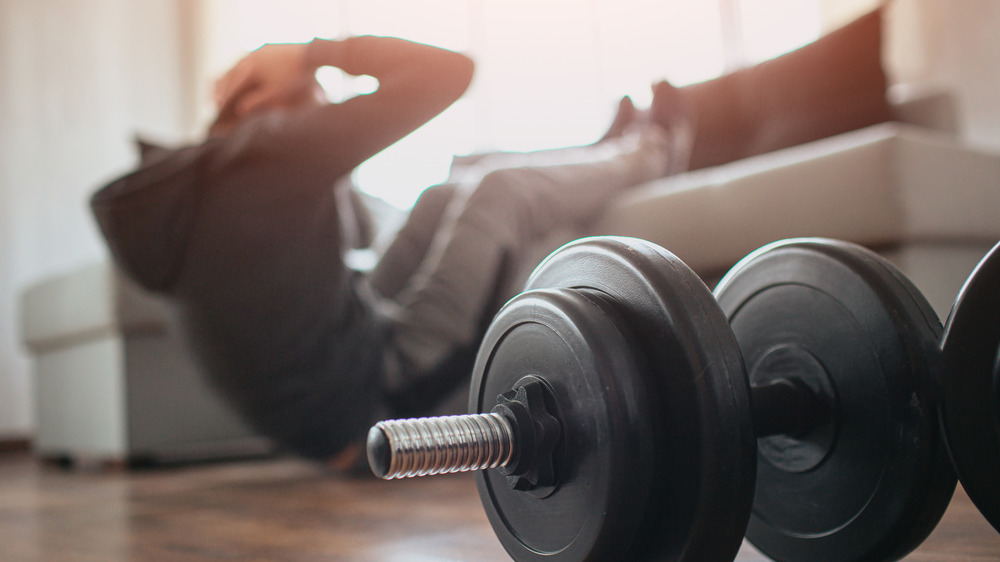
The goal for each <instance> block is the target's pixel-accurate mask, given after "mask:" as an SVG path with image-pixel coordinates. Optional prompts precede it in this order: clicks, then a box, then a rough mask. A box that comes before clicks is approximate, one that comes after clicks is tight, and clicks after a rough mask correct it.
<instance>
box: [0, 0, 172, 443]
mask: <svg viewBox="0 0 1000 562" xmlns="http://www.w3.org/2000/svg"><path fill="white" fill-rule="evenodd" d="M187 4H188V2H184V1H175V0H142V1H141V2H137V1H134V0H0V438H3V437H4V436H12V435H27V434H29V433H30V430H31V428H32V426H33V408H32V401H31V378H30V376H29V362H28V359H27V354H26V352H25V350H24V348H23V346H22V344H21V338H20V333H19V332H20V329H19V319H18V313H19V311H18V295H19V293H20V292H21V291H22V290H23V289H24V288H25V287H26V286H27V285H29V284H30V283H32V282H34V281H37V280H39V279H40V278H43V277H46V276H49V275H52V274H56V273H59V272H64V271H67V270H71V269H73V268H75V267H77V266H79V265H81V264H84V263H87V262H90V261H93V260H95V259H98V258H99V257H102V256H104V255H105V249H104V246H103V243H102V242H101V240H100V238H99V234H98V232H97V230H96V228H95V225H94V223H93V221H92V219H91V217H90V215H89V212H88V210H87V206H86V205H87V198H88V197H89V195H90V193H91V192H92V191H93V190H94V188H95V187H97V186H98V185H99V184H101V183H102V182H103V181H105V180H107V179H109V178H110V177H112V176H113V175H114V174H116V173H118V172H120V171H122V170H124V169H126V168H127V167H128V166H129V165H130V164H131V163H132V162H133V161H134V158H133V151H132V149H131V146H130V144H129V138H130V136H131V134H132V133H133V132H134V131H135V130H136V128H138V129H140V130H143V131H147V132H149V133H151V134H154V135H162V136H166V137H171V138H176V137H177V136H178V135H180V134H181V132H182V131H183V130H184V129H185V126H186V125H187V123H188V122H189V121H190V114H191V110H190V108H189V105H190V104H189V103H188V102H186V101H185V100H186V99H187V98H190V96H184V95H180V94H179V91H181V90H182V89H183V88H184V86H185V84H186V83H187V82H186V81H185V80H186V76H185V75H184V74H183V72H182V68H183V66H182V64H181V61H182V59H183V58H184V57H185V56H188V50H187V48H188V45H187V43H186V42H185V41H184V38H185V37H186V35H189V32H188V31H187V30H183V29H182V21H184V19H185V18H184V15H185V14H186V13H187V12H186V10H188V7H187ZM182 31H183V32H182Z"/></svg>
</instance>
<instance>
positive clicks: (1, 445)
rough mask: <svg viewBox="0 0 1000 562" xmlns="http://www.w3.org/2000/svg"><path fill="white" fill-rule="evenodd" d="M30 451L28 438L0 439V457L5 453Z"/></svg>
mask: <svg viewBox="0 0 1000 562" xmlns="http://www.w3.org/2000/svg"><path fill="white" fill-rule="evenodd" d="M30 450H31V439H29V438H28V437H0V455H2V454H5V453H25V452H28V451H30Z"/></svg>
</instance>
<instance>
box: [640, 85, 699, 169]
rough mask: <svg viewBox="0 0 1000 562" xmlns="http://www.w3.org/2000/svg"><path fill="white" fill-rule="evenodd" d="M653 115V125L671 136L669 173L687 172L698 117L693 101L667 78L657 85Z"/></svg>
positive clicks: (650, 110)
mask: <svg viewBox="0 0 1000 562" xmlns="http://www.w3.org/2000/svg"><path fill="white" fill-rule="evenodd" d="M649 117H650V120H651V121H652V124H653V125H654V126H658V127H660V128H661V129H663V130H664V131H666V133H667V135H668V137H669V138H670V142H669V143H668V144H669V146H670V169H669V172H668V175H669V174H676V173H680V172H683V171H686V170H687V169H688V163H689V161H690V159H691V148H692V146H693V145H694V134H695V123H694V120H695V116H694V110H693V108H692V107H691V102H690V100H688V99H687V97H686V96H685V95H684V92H683V91H681V90H680V89H678V88H675V87H674V86H673V85H672V84H670V83H669V82H667V81H666V80H664V81H662V82H659V83H657V84H654V85H653V103H652V105H651V106H650V109H649Z"/></svg>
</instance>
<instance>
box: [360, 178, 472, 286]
mask: <svg viewBox="0 0 1000 562" xmlns="http://www.w3.org/2000/svg"><path fill="white" fill-rule="evenodd" d="M457 191H458V186H456V185H454V184H449V183H446V184H440V185H435V186H432V187H429V188H427V189H426V190H424V192H423V193H421V194H420V198H419V199H417V202H416V203H415V204H414V205H413V210H412V211H410V214H409V216H407V217H406V221H405V222H404V223H403V226H402V227H401V228H400V229H399V232H397V233H396V235H395V237H394V238H393V239H392V242H391V243H390V244H389V246H388V247H387V248H386V249H385V252H383V254H382V257H381V258H380V259H379V262H378V265H376V266H375V269H374V270H372V273H371V275H370V277H369V279H370V281H371V286H372V288H373V289H375V291H376V292H377V293H378V294H379V295H381V296H383V297H385V298H387V299H394V298H395V297H396V295H397V294H398V293H399V292H400V291H401V290H402V289H403V287H405V286H406V285H407V283H408V282H409V280H410V278H411V277H413V274H414V272H415V271H416V270H417V268H418V267H419V266H420V263H421V262H423V261H424V257H425V256H426V255H427V251H428V249H429V248H430V246H431V241H432V240H433V239H434V235H435V234H436V233H437V232H438V231H439V230H440V228H441V224H442V221H443V220H444V215H445V211H446V210H447V209H448V207H449V205H450V204H451V202H452V201H453V200H454V199H455V194H456V192H457Z"/></svg>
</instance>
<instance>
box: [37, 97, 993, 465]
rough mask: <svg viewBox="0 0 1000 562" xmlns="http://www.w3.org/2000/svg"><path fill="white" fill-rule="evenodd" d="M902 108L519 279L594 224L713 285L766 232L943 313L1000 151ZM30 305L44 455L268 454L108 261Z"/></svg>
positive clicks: (693, 193)
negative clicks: (836, 256) (900, 287)
mask: <svg viewBox="0 0 1000 562" xmlns="http://www.w3.org/2000/svg"><path fill="white" fill-rule="evenodd" d="M895 109H896V111H897V115H898V116H899V118H900V121H899V122H893V123H885V124H881V125H876V126H872V127H868V128H866V129H861V130H857V131H853V132H849V133H845V134H841V135H838V136H835V137H831V138H827V139H823V140H819V141H815V142H811V143H808V144H803V145H799V146H796V147H792V148H788V149H784V150H780V151H776V152H772V153H769V154H763V155H760V156H755V157H752V158H748V159H745V160H741V161H738V162H733V163H730V164H725V165H722V166H717V167H714V168H708V169H703V170H698V171H693V172H688V173H685V174H680V175H677V176H674V177H670V178H666V179H663V180H659V181H654V182H651V183H649V184H646V185H643V186H640V187H638V188H636V189H634V190H631V191H629V192H628V193H626V194H624V195H623V196H622V197H621V198H620V199H619V200H617V201H616V202H615V203H614V204H613V205H612V206H611V207H610V208H609V209H608V211H607V212H606V213H604V214H603V216H601V217H600V218H599V219H598V220H597V221H596V222H595V223H594V224H591V225H589V226H588V227H587V228H585V229H583V230H576V231H572V232H561V233H559V234H558V235H555V236H553V238H552V239H550V240H547V241H545V243H544V244H540V245H539V252H538V255H536V256H534V257H533V258H532V259H529V260H527V261H526V262H525V263H524V264H523V268H522V269H523V272H522V274H521V275H518V276H514V279H515V283H517V284H520V283H521V281H522V280H523V278H524V277H526V275H527V273H528V272H530V269H531V268H532V267H534V265H535V264H536V263H537V262H538V260H540V259H541V258H542V257H544V254H545V253H547V252H548V251H550V250H551V249H553V248H555V247H557V246H558V244H559V243H560V242H565V241H569V240H570V239H573V238H577V237H580V236H585V235H598V234H612V235H623V236H635V237H639V238H645V239H648V240H651V241H653V242H656V243H658V244H660V245H662V246H664V247H665V248H667V249H669V250H671V251H672V252H674V253H675V254H677V255H678V256H679V257H680V258H681V259H683V260H684V261H685V262H686V263H688V264H689V265H690V266H691V267H692V268H694V270H695V271H697V272H698V273H699V274H700V275H701V276H702V277H703V278H704V279H705V280H706V282H708V283H709V284H711V283H712V282H713V281H714V280H715V279H717V278H718V277H720V276H721V275H722V274H723V273H724V272H725V271H726V270H727V269H728V268H729V267H730V266H731V265H733V264H734V263H735V262H736V261H738V260H739V259H740V258H742V257H743V256H744V255H746V254H747V253H749V252H751V251H752V250H754V249H756V248H758V247H760V246H762V245H764V244H766V243H768V242H772V241H775V240H779V239H783V238H790V237H800V236H824V237H832V238H839V239H844V240H850V241H854V242H858V243H861V244H864V245H867V246H869V247H871V248H873V249H875V250H876V251H879V252H881V253H883V254H884V255H886V256H888V257H889V258H890V259H891V260H893V261H894V262H895V263H896V264H897V265H898V266H899V267H900V268H901V269H902V270H903V271H904V272H905V273H906V274H907V275H909V276H910V277H911V278H912V279H913V280H914V282H915V283H916V285H917V286H918V287H919V288H920V289H921V290H922V291H924V293H925V294H926V295H927V296H928V299H929V300H930V302H931V304H932V305H933V306H934V307H935V309H936V310H937V311H938V314H939V315H941V317H942V319H943V318H944V317H945V316H946V315H947V313H948V311H949V310H950V307H951V304H952V301H953V300H954V298H955V296H956V295H957V293H958V290H959V288H960V287H961V284H962V282H963V281H964V280H965V278H966V277H967V276H968V274H969V273H970V272H971V271H972V268H973V267H974V265H975V264H976V263H977V262H978V260H979V259H980V258H981V257H982V256H983V255H985V253H986V252H987V251H988V250H989V248H990V247H992V245H993V244H995V243H996V242H997V240H1000V221H996V220H993V218H994V216H995V214H996V213H997V211H1000V185H998V184H1000V153H998V152H993V151H987V150H980V149H977V148H974V147H970V146H967V145H966V144H964V143H963V142H961V140H959V138H958V137H957V136H956V135H955V134H954V132H953V131H954V123H955V122H956V120H955V113H954V107H953V105H952V100H951V98H950V97H949V96H947V95H941V94H937V95H930V96H920V97H916V98H912V99H910V100H908V101H905V102H901V103H896V104H895ZM464 161H468V159H456V164H457V165H460V163H461V162H464ZM22 310H23V327H24V330H23V331H24V339H25V341H26V342H27V344H28V346H29V348H30V349H31V351H32V353H33V354H34V355H35V365H36V366H35V376H36V379H37V381H36V387H37V403H38V433H37V436H36V440H35V447H36V449H37V450H38V451H39V452H40V453H42V454H45V455H69V456H73V455H100V456H105V457H116V458H131V457H134V456H146V457H154V458H175V457H182V458H208V457H217V456H225V455H231V454H246V453H248V452H260V451H264V450H267V447H268V445H267V443H266V442H265V441H263V440H261V439H260V438H257V437H254V436H253V435H252V433H251V432H249V430H247V429H246V427H245V426H243V425H242V424H241V423H240V422H239V421H238V420H237V419H236V418H235V416H233V414H232V412H231V411H230V410H229V409H228V407H226V406H225V404H223V403H222V402H221V401H219V400H218V399H217V398H216V397H215V396H214V395H213V394H212V393H211V392H210V391H209V390H208V389H207V388H206V387H205V384H204V382H202V380H201V377H199V376H198V373H197V367H196V366H195V365H194V364H193V362H192V360H191V358H190V356H189V354H188V352H187V350H186V348H185V346H184V344H183V342H182V341H181V340H180V339H179V338H178V337H177V335H176V334H175V333H173V328H172V326H173V323H172V321H171V319H170V310H169V308H168V307H165V306H164V304H163V302H162V301H159V300H158V299H156V298H155V297H152V296H151V295H148V294H145V293H143V292H142V291H141V290H139V289H138V288H137V287H135V286H134V285H132V284H131V283H129V282H128V281H127V280H125V279H124V278H122V276H121V275H120V274H119V273H118V272H117V271H116V270H115V269H114V267H112V266H110V265H109V264H95V265H94V266H92V267H90V268H87V269H84V270H82V271H79V272H76V273H73V274H70V275H66V276H62V277H59V278H56V279H52V280H48V281H45V282H43V283H41V284H39V285H38V286H35V287H32V288H30V289H29V290H28V291H27V292H26V294H25V296H24V301H23V306H22Z"/></svg>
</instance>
